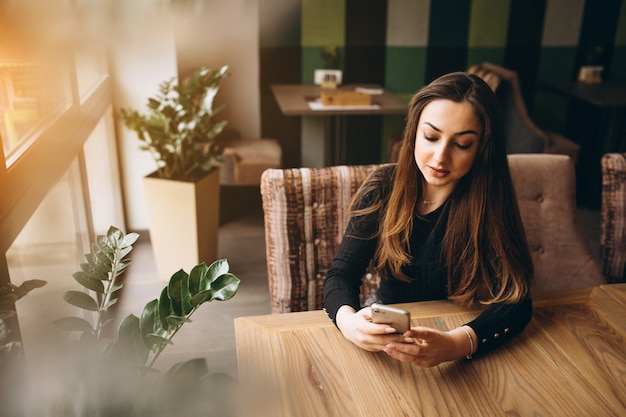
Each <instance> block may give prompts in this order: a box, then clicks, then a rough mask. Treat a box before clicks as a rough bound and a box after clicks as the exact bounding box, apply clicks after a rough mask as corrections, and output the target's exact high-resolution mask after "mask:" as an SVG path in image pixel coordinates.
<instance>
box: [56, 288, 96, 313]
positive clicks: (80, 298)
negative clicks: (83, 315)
mask: <svg viewBox="0 0 626 417" xmlns="http://www.w3.org/2000/svg"><path fill="white" fill-rule="evenodd" d="M63 298H64V299H65V301H67V302H68V303H70V304H72V305H73V306H76V307H78V308H82V309H83V310H89V311H98V303H97V302H96V300H94V299H93V298H92V297H91V296H90V295H88V294H85V293H84V292H81V291H67V292H66V293H65V294H63Z"/></svg>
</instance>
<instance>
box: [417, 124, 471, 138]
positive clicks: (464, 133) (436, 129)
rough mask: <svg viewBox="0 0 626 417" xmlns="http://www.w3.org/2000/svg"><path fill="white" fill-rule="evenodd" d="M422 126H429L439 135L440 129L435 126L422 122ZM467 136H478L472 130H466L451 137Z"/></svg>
mask: <svg viewBox="0 0 626 417" xmlns="http://www.w3.org/2000/svg"><path fill="white" fill-rule="evenodd" d="M424 124H426V125H428V126H430V127H431V128H432V129H433V130H435V131H437V132H439V133H441V129H439V128H438V127H437V126H435V125H433V124H431V123H429V122H424ZM468 134H474V135H476V136H480V135H479V134H478V132H477V131H475V130H472V129H468V130H463V131H461V132H457V133H455V134H454V135H453V136H462V135H468Z"/></svg>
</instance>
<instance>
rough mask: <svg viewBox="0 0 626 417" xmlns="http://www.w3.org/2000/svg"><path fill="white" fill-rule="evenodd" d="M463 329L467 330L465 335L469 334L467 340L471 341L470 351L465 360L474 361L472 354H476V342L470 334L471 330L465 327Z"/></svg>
mask: <svg viewBox="0 0 626 417" xmlns="http://www.w3.org/2000/svg"><path fill="white" fill-rule="evenodd" d="M461 329H463V330H465V333H467V338H468V339H469V342H470V351H469V354H468V355H465V359H472V354H473V353H474V340H472V335H471V334H470V332H469V330H467V328H466V327H465V326H461Z"/></svg>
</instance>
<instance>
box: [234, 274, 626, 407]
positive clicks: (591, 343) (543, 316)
mask: <svg viewBox="0 0 626 417" xmlns="http://www.w3.org/2000/svg"><path fill="white" fill-rule="evenodd" d="M401 306H403V307H405V308H407V309H409V310H410V311H411V314H412V318H413V325H416V324H417V323H420V324H424V325H427V326H432V327H436V328H438V329H441V330H446V329H450V328H454V327H456V326H459V325H461V324H463V323H465V322H467V321H469V320H470V319H471V318H472V317H474V316H475V315H476V314H477V313H478V311H475V310H474V311H472V310H467V309H464V308H460V307H458V306H455V305H453V304H451V303H449V302H447V301H430V302H422V303H410V304H404V305H401ZM235 334H236V341H237V358H238V363H239V376H240V382H241V384H242V386H243V387H245V388H246V392H247V393H248V394H250V397H248V398H246V399H247V400H248V401H244V402H245V403H246V404H247V405H248V406H252V407H253V410H254V412H255V414H254V415H267V416H272V417H274V416H289V417H291V416H298V417H305V416H312V417H313V416H314V417H321V416H344V417H345V416H373V417H390V416H512V415H515V416H586V417H587V416H618V415H621V416H624V415H626V284H613V285H602V286H600V287H594V288H585V289H577V290H566V291H555V292H550V293H544V294H539V295H537V296H536V297H535V300H534V315H533V320H532V321H531V323H530V324H529V325H528V327H527V328H526V329H525V330H524V332H523V333H522V334H521V335H519V336H518V337H517V338H515V339H514V340H513V341H511V342H510V343H509V344H507V345H505V346H503V347H501V348H500V349H497V350H495V351H493V352H491V353H489V354H487V355H484V356H482V357H476V358H474V359H472V360H471V361H467V360H464V359H463V360H459V361H456V362H448V363H444V364H442V365H439V366H437V367H433V368H427V369H422V368H419V367H416V366H412V365H407V364H403V363H400V362H398V361H395V360H394V359H391V358H390V357H388V356H387V355H386V354H385V353H383V352H377V353H371V352H366V351H363V350H361V349H359V348H357V347H355V346H354V345H352V344H351V343H350V342H348V341H347V340H345V339H344V338H343V336H342V335H341V333H340V332H339V330H337V329H336V328H335V326H334V325H333V324H332V323H331V322H330V321H329V320H328V318H327V316H326V315H325V313H324V312H323V311H311V312H302V313H290V314H282V315H265V316H257V317H240V318H237V319H236V320H235Z"/></svg>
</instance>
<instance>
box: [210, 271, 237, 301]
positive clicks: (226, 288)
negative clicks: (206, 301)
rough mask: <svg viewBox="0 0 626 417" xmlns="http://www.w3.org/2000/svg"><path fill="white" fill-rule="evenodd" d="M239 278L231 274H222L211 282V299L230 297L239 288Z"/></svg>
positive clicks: (226, 298) (221, 299)
mask: <svg viewBox="0 0 626 417" xmlns="http://www.w3.org/2000/svg"><path fill="white" fill-rule="evenodd" d="M240 282H241V281H240V280H239V278H237V277H236V276H234V275H233V274H224V275H222V276H221V277H219V278H218V279H216V280H215V282H213V285H212V287H213V290H214V292H213V296H212V297H211V300H220V301H225V300H228V299H231V298H232V297H233V296H234V295H235V294H236V293H237V290H238V289H239V283H240Z"/></svg>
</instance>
